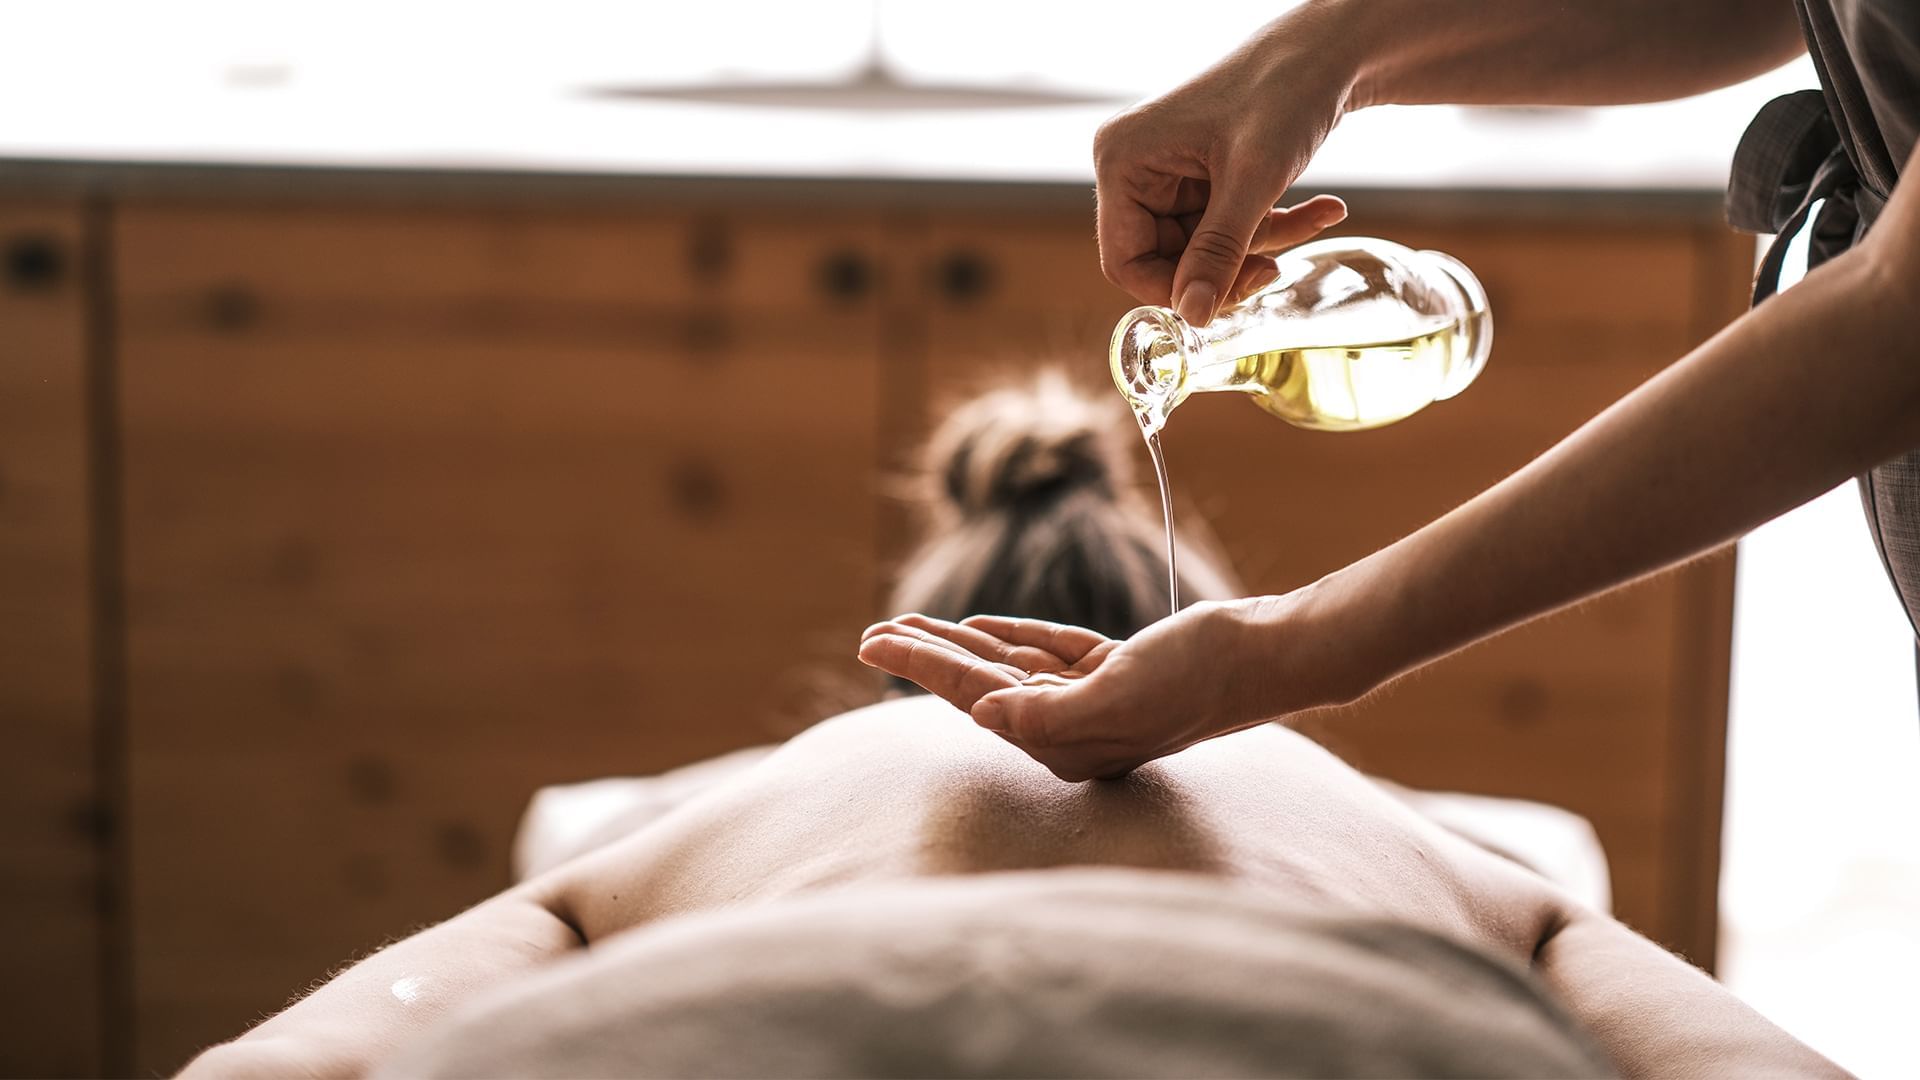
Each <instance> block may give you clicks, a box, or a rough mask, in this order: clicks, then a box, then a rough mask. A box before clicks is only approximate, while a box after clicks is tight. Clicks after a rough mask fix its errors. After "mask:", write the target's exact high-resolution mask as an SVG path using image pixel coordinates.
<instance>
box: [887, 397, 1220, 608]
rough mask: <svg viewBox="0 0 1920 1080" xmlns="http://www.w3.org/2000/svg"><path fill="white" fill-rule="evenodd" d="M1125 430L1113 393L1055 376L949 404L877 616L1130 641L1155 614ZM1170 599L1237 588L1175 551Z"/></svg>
mask: <svg viewBox="0 0 1920 1080" xmlns="http://www.w3.org/2000/svg"><path fill="white" fill-rule="evenodd" d="M1138 438H1139V436H1138V434H1137V429H1136V428H1135V427H1134V425H1133V423H1132V421H1131V419H1130V418H1129V417H1128V416H1127V414H1126V408H1125V405H1124V404H1123V403H1122V402H1121V401H1120V398H1119V396H1118V395H1110V396H1108V397H1107V399H1106V400H1096V399H1094V398H1091V397H1088V396H1086V395H1084V394H1081V393H1079V392H1077V391H1075V390H1074V389H1073V388H1072V387H1071V386H1069V385H1068V383H1067V380H1066V378H1065V377H1064V376H1062V375H1060V374H1059V373H1058V372H1042V373H1041V374H1040V375H1039V376H1038V377H1037V378H1036V379H1034V380H1033V381H1032V382H1031V383H1029V384H1026V385H1019V386H1006V387H1002V388H1000V389H996V390H992V391H989V392H987V393H985V394H982V395H980V396H978V397H976V398H974V399H972V400H970V401H967V402H965V403H964V404H962V405H961V406H960V407H959V408H956V409H954V410H953V411H952V412H951V413H950V414H949V415H948V417H947V419H946V421H945V422H944V423H942V424H941V425H940V427H939V429H938V430H936V431H935V432H934V435H933V437H932V439H930V440H929V441H928V444H927V447H926V449H925V452H924V454H923V457H922V461H921V465H920V471H919V475H918V476H917V478H916V480H917V485H916V486H917V489H918V490H917V491H916V496H917V501H918V502H919V504H920V507H921V509H922V511H923V518H924V529H925V532H924V534H923V535H924V539H923V540H922V541H921V542H920V545H919V546H918V547H917V548H916V549H915V550H914V551H913V553H912V554H911V555H910V556H908V558H907V560H906V561H905V563H904V564H903V565H902V567H901V570H900V574H899V578H898V581H897V584H896V585H895V586H894V590H893V594H892V597H891V599H890V601H889V612H893V611H919V612H924V613H926V614H928V615H933V616H935V617H937V618H943V619H960V618H964V617H965V616H968V615H973V614H982V613H984V614H995V615H1016V616H1020V617H1023V618H1032V619H1046V620H1050V621H1052V622H1062V623H1072V624H1074V625H1076V626H1085V627H1088V628H1090V629H1093V630H1098V631H1099V632H1101V633H1103V634H1106V635H1107V636H1109V637H1130V636H1132V635H1133V634H1134V633H1135V632H1137V631H1138V630H1140V629H1141V628H1142V627H1145V626H1146V625H1148V624H1149V623H1152V622H1154V621H1155V620H1158V619H1160V618H1162V617H1164V616H1165V615H1166V614H1167V610H1168V602H1167V563H1166V546H1165V545H1166V541H1165V534H1164V533H1163V531H1162V522H1161V518H1160V514H1159V512H1158V509H1159V508H1158V507H1157V506H1153V505H1151V504H1149V503H1148V502H1147V501H1146V500H1145V499H1143V498H1142V497H1141V495H1140V493H1139V491H1138V490H1137V489H1136V488H1135V486H1134V478H1133V457H1132V454H1133V453H1135V452H1136V450H1135V448H1137V447H1138V445H1139V444H1138V442H1137V440H1138ZM1180 571H1181V573H1180V596H1181V600H1182V601H1184V602H1188V603H1191V602H1192V601H1194V600H1218V599H1225V598H1227V597H1229V596H1233V595H1237V593H1238V591H1239V590H1238V589H1237V587H1236V586H1235V584H1234V583H1233V581H1232V578H1231V575H1230V573H1229V572H1228V571H1226V570H1225V569H1224V568H1223V567H1222V565H1221V564H1220V563H1219V562H1218V561H1217V560H1215V559H1213V558H1211V557H1209V555H1208V554H1207V553H1206V552H1204V551H1203V550H1201V549H1200V548H1198V547H1196V546H1194V545H1191V544H1189V543H1186V542H1184V541H1183V542H1182V543H1181V545H1180Z"/></svg>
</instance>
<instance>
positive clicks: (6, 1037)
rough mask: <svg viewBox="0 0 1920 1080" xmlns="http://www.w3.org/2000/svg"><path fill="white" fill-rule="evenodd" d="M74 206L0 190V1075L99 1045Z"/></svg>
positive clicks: (96, 1061)
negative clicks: (0, 738)
mask: <svg viewBox="0 0 1920 1080" xmlns="http://www.w3.org/2000/svg"><path fill="white" fill-rule="evenodd" d="M84 232H85V222H84V214H83V210H82V207H81V205H80V204H79V203H78V202H77V201H71V202H36V203H27V202H0V732H4V733H5V737H6V750H5V752H4V754H0V757H4V759H5V760H6V762H7V765H6V769H5V774H4V782H0V925H4V926H5V927H6V928H7V930H6V934H5V935H4V936H3V937H0V1002H5V1008H4V1009H3V1010H0V1075H6V1076H91V1075H98V1074H99V1073H100V1072H102V1071H103V1070H104V1069H105V1068H106V1067H107V1065H106V1064H105V1062H104V1060H103V1058H102V1037H103V1034H104V1029H103V1026H102V1025H103V1016H104V1013H103V1009H104V1005H105V998H104V990H105V988H104V987H103V985H102V981H101V977H102V966H101V960H102V953H101V948H102V929H103V925H104V922H103V920H104V918H105V917H106V916H107V915H108V913H107V912H105V911H103V910H102V908H101V897H102V893H101V879H100V874H101V872H102V869H103V867H102V858H103V842H104V839H105V834H104V827H105V825H106V823H107V814H106V811H105V808H104V804H103V802H102V799H101V792H100V791H99V790H98V789H97V784H96V753H97V751H98V744H97V743H96V741H95V726H94V724H95V718H94V712H93V707H94V692H93V689H92V678H93V671H92V658H93V642H92V635H93V631H94V626H93V605H92V595H91V592H90V585H89V583H90V580H91V577H90V569H89V560H90V558H91V554H92V552H91V540H92V536H91V531H90V527H89V513H90V511H89V506H88V498H89V491H90V485H89V483H88V467H89V456H88V431H89V428H88V385H89V384H88V365H87V326H86V321H87V315H88V309H87V302H86V289H85V283H86V275H85V273H84V261H85V259H86V258H87V244H86V242H85V236H84Z"/></svg>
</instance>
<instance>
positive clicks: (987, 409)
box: [928, 371, 1132, 518]
mask: <svg viewBox="0 0 1920 1080" xmlns="http://www.w3.org/2000/svg"><path fill="white" fill-rule="evenodd" d="M1114 412H1115V410H1113V409H1103V408H1101V407H1100V406H1099V405H1098V404H1096V403H1095V402H1094V401H1092V400H1091V399H1089V398H1088V397H1087V396H1086V395H1084V394H1081V393H1079V392H1077V391H1075V390H1074V389H1073V388H1072V387H1071V386H1069V385H1068V383H1067V380H1066V378H1065V377H1064V376H1062V375H1061V374H1060V373H1059V372H1057V371H1045V372H1042V373H1041V374H1040V376H1039V377H1038V378H1037V379H1036V380H1035V381H1034V382H1033V384H1031V385H1030V386H1027V385H1019V386H1009V387H1003V388H1001V389H998V390H994V391H991V392H989V393H987V394H985V395H983V396H981V397H978V398H975V399H973V400H972V401H969V402H967V403H966V404H965V405H963V406H961V407H960V408H958V409H956V410H955V411H954V412H953V413H952V414H951V415H950V416H949V417H948V418H947V420H946V422H945V423H943V424H942V425H941V426H940V428H939V430H938V431H937V432H935V433H934V436H933V439H932V441H931V442H930V444H929V446H928V456H929V465H930V469H929V471H930V473H931V476H930V479H931V480H933V481H934V482H935V483H936V484H937V486H938V490H939V493H940V496H941V497H942V498H943V499H944V501H945V502H946V503H947V504H948V505H949V506H951V507H952V508H953V509H954V510H955V511H957V512H958V513H959V515H960V516H961V517H962V518H967V517H977V516H980V515H984V514H990V513H998V512H1004V511H1008V510H1013V509H1018V508H1031V507H1034V506H1037V505H1040V504H1042V503H1046V502H1051V501H1053V500H1056V499H1058V498H1060V497H1062V496H1064V495H1067V494H1069V493H1072V492H1079V491H1097V492H1100V493H1101V494H1104V495H1107V496H1109V497H1111V496H1113V495H1114V494H1115V493H1116V492H1118V491H1119V490H1120V489H1121V488H1123V487H1124V486H1125V485H1126V484H1128V483H1129V482H1130V481H1131V478H1132V474H1131V461H1130V459H1129V458H1128V457H1127V455H1126V453H1125V451H1124V450H1123V449H1122V448H1121V446H1120V445H1119V434H1120V432H1119V430H1118V425H1116V424H1115V423H1114V419H1115V416H1114Z"/></svg>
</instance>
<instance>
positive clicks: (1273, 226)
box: [1248, 195, 1347, 254]
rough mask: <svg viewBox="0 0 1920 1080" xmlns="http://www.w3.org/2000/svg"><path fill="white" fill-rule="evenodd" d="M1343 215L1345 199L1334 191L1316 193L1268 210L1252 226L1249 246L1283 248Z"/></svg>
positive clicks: (1259, 249)
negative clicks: (1291, 203)
mask: <svg viewBox="0 0 1920 1080" xmlns="http://www.w3.org/2000/svg"><path fill="white" fill-rule="evenodd" d="M1346 219H1347V204H1346V203H1344V202H1342V201H1341V200H1340V199H1339V198H1337V197H1336V196H1333V195H1315V196H1314V197H1313V198H1311V199H1308V200H1307V201H1306V202H1303V203H1298V204H1296V205H1293V206H1289V207H1285V208H1284V209H1279V210H1270V211H1268V212H1267V215H1266V217H1264V218H1262V219H1261V221H1260V225H1259V227H1258V228H1256V229H1254V230H1253V240H1252V243H1251V244H1250V245H1249V246H1248V250H1250V251H1255V252H1260V253H1263V254H1272V253H1273V252H1276V251H1284V250H1286V249H1287V248H1290V247H1292V246H1294V245H1295V244H1299V243H1304V242H1305V241H1307V240H1311V239H1313V237H1315V236H1317V235H1319V234H1320V233H1321V232H1322V231H1324V230H1326V229H1329V228H1332V227H1333V226H1335V225H1338V224H1340V223H1341V222H1342V221H1345V220H1346Z"/></svg>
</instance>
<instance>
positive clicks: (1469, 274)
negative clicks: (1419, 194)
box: [1420, 251, 1493, 401]
mask: <svg viewBox="0 0 1920 1080" xmlns="http://www.w3.org/2000/svg"><path fill="white" fill-rule="evenodd" d="M1420 254H1422V255H1424V256H1426V257H1427V258H1429V259H1432V260H1433V265H1434V266H1435V267H1437V268H1438V269H1439V270H1440V272H1441V273H1443V274H1445V275H1446V277H1447V278H1448V280H1450V281H1451V282H1452V283H1453V285H1454V287H1455V288H1457V289H1459V291H1460V303H1461V316H1460V324H1459V327H1458V329H1457V330H1455V332H1454V335H1453V356H1452V358H1451V360H1450V361H1449V363H1448V365H1447V378H1446V382H1445V383H1443V384H1442V386H1441V389H1440V394H1439V396H1438V397H1437V398H1435V400H1436V401H1444V400H1445V399H1447V398H1450V397H1453V396H1454V395H1456V394H1458V393H1459V392H1460V391H1462V390H1465V389H1466V388H1467V387H1468V386H1471V385H1472V384H1473V380H1474V379H1475V378H1477V377H1479V375H1480V369H1481V368H1484V367H1486V366H1487V354H1489V353H1490V352H1492V351H1493V315H1492V313H1491V312H1490V311H1489V309H1488V305H1487V291H1486V290H1485V289H1483V288H1481V286H1480V279H1479V278H1477V277H1474V276H1473V271H1471V270H1469V269H1467V267H1466V264H1465V263H1462V262H1461V261H1460V260H1459V259H1456V258H1454V257H1453V256H1451V255H1448V254H1446V253H1445V252H1440V251H1422V252H1421V253H1420Z"/></svg>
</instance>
